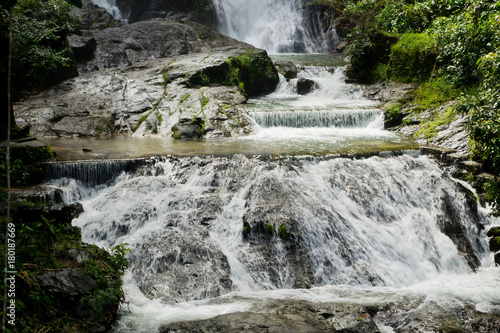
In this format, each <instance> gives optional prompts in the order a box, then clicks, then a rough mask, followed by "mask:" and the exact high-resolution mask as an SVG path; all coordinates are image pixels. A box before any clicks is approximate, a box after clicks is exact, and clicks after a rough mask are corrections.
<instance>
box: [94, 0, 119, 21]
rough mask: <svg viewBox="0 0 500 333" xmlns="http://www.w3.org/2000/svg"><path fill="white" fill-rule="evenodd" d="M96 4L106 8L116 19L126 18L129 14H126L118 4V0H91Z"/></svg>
mask: <svg viewBox="0 0 500 333" xmlns="http://www.w3.org/2000/svg"><path fill="white" fill-rule="evenodd" d="M91 1H92V3H93V4H94V5H96V6H99V7H102V8H104V9H106V11H107V12H108V13H110V14H111V16H113V18H114V19H115V20H126V19H127V16H128V15H124V14H123V13H122V12H121V11H120V9H119V8H118V6H117V4H116V0H91Z"/></svg>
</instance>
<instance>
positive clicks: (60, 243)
mask: <svg viewBox="0 0 500 333" xmlns="http://www.w3.org/2000/svg"><path fill="white" fill-rule="evenodd" d="M36 205H37V203H36V202H31V201H29V200H28V201H27V200H24V202H23V203H21V202H16V203H15V205H14V206H13V214H12V220H11V221H12V223H13V224H14V225H15V226H16V235H17V236H16V262H15V265H16V267H15V270H16V271H17V272H18V274H17V275H16V284H17V286H18V288H17V289H16V307H17V309H18V310H19V311H18V312H17V313H16V327H20V328H22V330H19V332H41V331H43V332H69V331H72V330H75V329H76V328H78V331H80V332H87V331H89V330H90V329H91V328H93V327H94V328H95V327H96V326H105V327H109V326H110V325H111V323H112V322H113V321H114V320H115V319H116V318H117V310H118V307H119V305H120V302H121V301H122V300H123V297H124V294H123V291H122V282H121V276H122V274H123V271H124V269H125V268H126V267H127V266H128V263H129V261H128V259H127V257H126V255H127V253H128V252H129V250H128V249H127V247H126V244H124V245H119V246H116V247H114V248H112V249H111V252H108V251H105V250H103V249H101V248H98V247H97V246H95V245H87V244H84V243H82V239H81V232H80V229H78V228H73V227H71V221H70V220H56V219H54V218H45V217H44V214H42V215H41V216H40V218H39V219H34V220H32V221H23V220H22V219H21V218H20V217H19V215H18V214H17V213H16V211H21V212H22V211H25V210H26V207H25V206H30V207H31V206H36ZM3 213H4V212H2V214H1V215H0V216H1V217H0V232H1V233H2V234H5V227H6V225H7V224H6V218H5V215H4V214H3ZM47 214H50V213H49V212H47ZM20 216H23V215H22V214H21V215H20ZM47 216H49V215H47ZM4 247H5V244H4V243H3V242H2V243H1V244H0V252H2V253H4V250H5V248H4ZM70 250H72V251H78V252H80V253H82V252H83V253H86V254H87V255H88V259H86V260H85V261H83V262H81V263H78V262H77V261H74V260H69V259H68V253H69V251H70ZM64 269H77V270H80V271H81V272H83V273H84V274H86V275H88V276H89V277H90V278H92V279H93V280H94V281H95V286H94V290H93V291H91V292H90V294H88V295H87V296H86V297H83V298H82V297H79V296H71V297H70V296H68V295H60V294H56V293H54V292H52V291H50V290H48V289H45V288H41V287H40V285H39V284H38V281H37V276H38V275H40V274H43V273H46V272H49V271H57V270H64ZM0 284H1V283H0Z"/></svg>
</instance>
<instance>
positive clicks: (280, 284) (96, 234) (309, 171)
mask: <svg viewBox="0 0 500 333" xmlns="http://www.w3.org/2000/svg"><path fill="white" fill-rule="evenodd" d="M52 184H53V185H54V186H58V187H59V188H62V189H63V190H64V191H63V192H64V193H65V196H64V197H65V198H66V200H67V201H68V202H71V201H73V200H80V202H82V204H83V206H84V213H83V214H82V215H81V216H80V217H79V218H78V219H76V220H75V221H74V225H76V226H79V227H81V228H82V231H83V238H84V240H85V241H87V242H90V243H94V242H95V243H97V244H99V245H101V246H105V247H106V246H112V245H116V244H119V243H128V244H130V246H131V249H132V256H131V265H130V269H129V273H128V275H127V280H126V291H127V294H128V298H129V300H130V302H131V309H132V313H131V314H128V313H127V312H124V319H123V320H122V321H121V322H120V324H119V327H117V331H118V332H122V331H126V330H131V331H144V332H145V331H151V330H154V329H155V328H157V327H158V326H159V325H161V324H164V323H168V322H171V321H178V320H185V319H186V317H185V311H186V308H189V309H191V311H193V312H195V313H198V311H200V312H199V313H198V315H197V316H196V315H195V314H193V313H192V314H191V317H190V318H193V319H200V318H205V317H210V316H214V315H216V314H219V313H227V312H234V311H242V310H248V309H250V308H251V306H252V305H251V304H253V303H254V302H256V300H255V299H254V300H253V301H245V302H242V301H241V297H250V295H253V296H251V298H254V297H257V298H259V297H260V296H256V295H259V293H261V292H264V291H266V290H279V289H281V290H283V293H274V294H273V295H274V296H273V297H276V298H281V297H285V298H289V297H291V296H290V294H289V293H290V291H289V290H290V289H291V288H311V287H314V288H319V287H321V288H320V289H313V290H312V291H310V292H306V293H305V294H303V292H305V291H303V292H297V294H296V297H297V298H298V299H304V297H305V298H306V299H312V300H315V301H322V300H323V299H324V297H325V295H324V293H325V292H327V293H330V296H331V297H332V298H338V297H339V292H340V290H339V289H336V288H333V289H324V288H326V287H328V286H344V287H343V288H344V289H345V290H344V293H346V292H347V293H348V294H349V293H350V292H352V293H356V290H359V289H358V288H362V289H365V290H368V291H365V292H368V293H369V294H370V295H371V296H370V297H375V298H377V297H381V296H379V293H384V292H383V290H384V288H390V289H389V290H390V291H391V293H394V294H395V295H398V294H399V293H402V294H405V293H407V292H408V290H412V292H413V293H416V294H418V295H424V296H423V297H424V298H425V297H430V296H431V295H430V294H429V295H428V294H427V292H428V291H427V289H426V288H429V284H431V285H432V286H433V287H432V288H430V289H435V288H440V287H439V285H442V286H444V285H445V284H446V283H447V281H446V279H447V277H454V279H466V280H467V279H468V281H469V280H470V281H469V283H471V286H467V285H461V286H460V288H463V291H462V289H460V290H458V291H457V290H454V291H453V293H443V294H441V295H440V297H441V298H442V299H440V300H439V302H440V304H441V303H442V306H449V305H446V304H453V303H456V302H459V303H463V304H466V305H467V306H473V307H477V308H481V309H483V310H482V311H485V312H491V311H498V310H500V308H499V305H498V302H499V301H500V291H499V290H500V289H497V290H496V291H495V292H493V294H491V292H492V291H491V288H485V289H484V290H481V288H478V287H477V285H478V283H480V282H478V281H476V280H478V279H479V280H481V281H482V279H485V280H487V279H489V276H490V274H495V273H494V272H496V270H495V271H490V272H489V273H488V271H487V270H486V271H485V268H482V270H483V271H482V273H480V274H471V273H470V267H476V266H477V265H481V263H482V265H483V266H484V267H488V266H490V264H491V262H492V261H491V257H490V254H489V251H488V249H487V242H486V239H485V235H484V231H483V232H481V231H479V229H478V225H479V224H480V223H481V224H486V225H489V224H491V223H492V221H491V220H489V219H487V218H485V217H484V216H483V215H482V214H479V215H478V214H477V213H476V212H475V211H474V210H473V209H471V207H469V206H468V205H466V204H464V202H467V200H466V197H467V194H466V191H464V190H463V189H462V187H461V185H459V184H457V183H456V182H455V181H453V180H452V179H450V178H448V177H447V176H446V175H445V174H444V173H443V172H442V171H441V170H440V169H439V168H438V166H437V165H436V164H435V163H434V162H432V161H431V160H429V159H428V158H427V157H423V156H422V157H412V156H410V155H403V156H400V157H392V158H381V157H372V158H367V159H361V160H351V159H345V158H315V159H310V158H300V157H297V158H289V159H279V160H272V159H262V158H258V157H254V158H250V157H245V156H242V155H233V156H231V157H184V158H178V157H172V158H160V159H154V160H151V161H149V163H145V164H143V166H141V167H139V168H138V169H137V170H136V171H135V172H129V173H122V175H121V176H119V177H118V178H117V179H116V180H115V181H114V182H113V183H111V184H110V185H109V186H105V187H102V186H101V187H100V188H96V189H91V188H88V187H86V186H83V185H82V184H81V183H79V182H74V181H72V182H68V181H67V180H64V178H63V179H62V180H55V181H53V182H52ZM454 219H456V220H454ZM453 227H454V228H455V229H454V231H453V232H452V233H451V234H446V232H447V231H446V230H448V232H449V230H450V228H453ZM270 230H272V231H270ZM457 230H460V232H458V231H457ZM457 232H458V234H456V233H457ZM454 241H455V243H454ZM492 269H493V268H492ZM489 283H493V284H494V286H495V288H498V287H500V281H499V280H498V279H496V280H495V282H489ZM489 286H490V287H491V285H489ZM471 288H474V290H471ZM287 290H288V291H287ZM320 290H323V291H320ZM325 290H329V291H325ZM349 290H351V291H349ZM235 292H236V293H237V294H236V295H235V296H234V297H235V298H234V300H233V299H232V298H231V297H230V296H229V295H233V294H234V293H235ZM386 292H387V290H386ZM230 293H233V294H230ZM255 293H257V294H255ZM470 293H475V297H474V298H472V299H470V298H469V296H467V295H468V294H470ZM141 294H142V295H145V296H146V297H147V298H149V299H150V300H148V299H147V298H144V296H140V295H141ZM224 295H227V296H224ZM238 295H239V296H238ZM218 296H224V297H223V298H222V299H221V300H220V301H219V302H217V303H215V304H212V305H210V303H199V301H201V300H206V301H208V300H209V299H212V298H214V297H218ZM350 297H352V295H351V296H350ZM394 297H395V298H397V297H402V296H394ZM412 297H415V296H412ZM418 297H422V296H418ZM266 298H267V297H266ZM431 298H432V297H431ZM160 300H162V303H161V304H160V303H159V301H160ZM433 300H434V298H433ZM358 301H363V300H358ZM179 302H180V304H181V305H180V306H175V305H174V304H175V303H179ZM197 304H198V305H197ZM217 304H218V305H217ZM198 306H199V309H198ZM153 308H154V309H155V310H154V311H152V309H153ZM207 309H210V311H208V310H207ZM205 310H206V311H208V312H205ZM151 311H152V312H151ZM148 312H150V313H149V314H148ZM160 312H161V313H162V315H159V313H160Z"/></svg>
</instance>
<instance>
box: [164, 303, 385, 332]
mask: <svg viewBox="0 0 500 333" xmlns="http://www.w3.org/2000/svg"><path fill="white" fill-rule="evenodd" d="M160 332H161V333H173V332H177V333H180V332H183V333H191V332H200V333H201V332H207V333H208V332H227V333H236V332H238V333H239V332H254V333H261V332H262V333H264V332H266V333H267V332H276V333H278V332H294V333H306V332H307V333H315V332H318V333H319V332H343V333H376V332H380V330H379V329H378V327H377V325H376V324H375V323H374V322H373V320H372V319H371V316H370V315H369V314H368V312H367V311H366V309H365V308H364V307H363V306H359V305H358V306H357V305H346V304H323V303H321V304H312V303H309V302H305V301H295V302H288V301H280V302H271V303H270V304H267V305H265V306H263V307H262V308H260V309H258V310H257V311H256V312H236V313H230V314H224V315H220V316H217V317H215V318H211V319H206V320H200V321H188V322H181V323H175V324H169V325H165V326H163V327H161V328H160Z"/></svg>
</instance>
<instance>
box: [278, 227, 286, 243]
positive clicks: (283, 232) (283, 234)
mask: <svg viewBox="0 0 500 333" xmlns="http://www.w3.org/2000/svg"><path fill="white" fill-rule="evenodd" d="M278 235H279V236H280V238H281V239H282V240H287V239H288V231H287V228H286V224H282V225H280V226H279V228H278Z"/></svg>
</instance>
